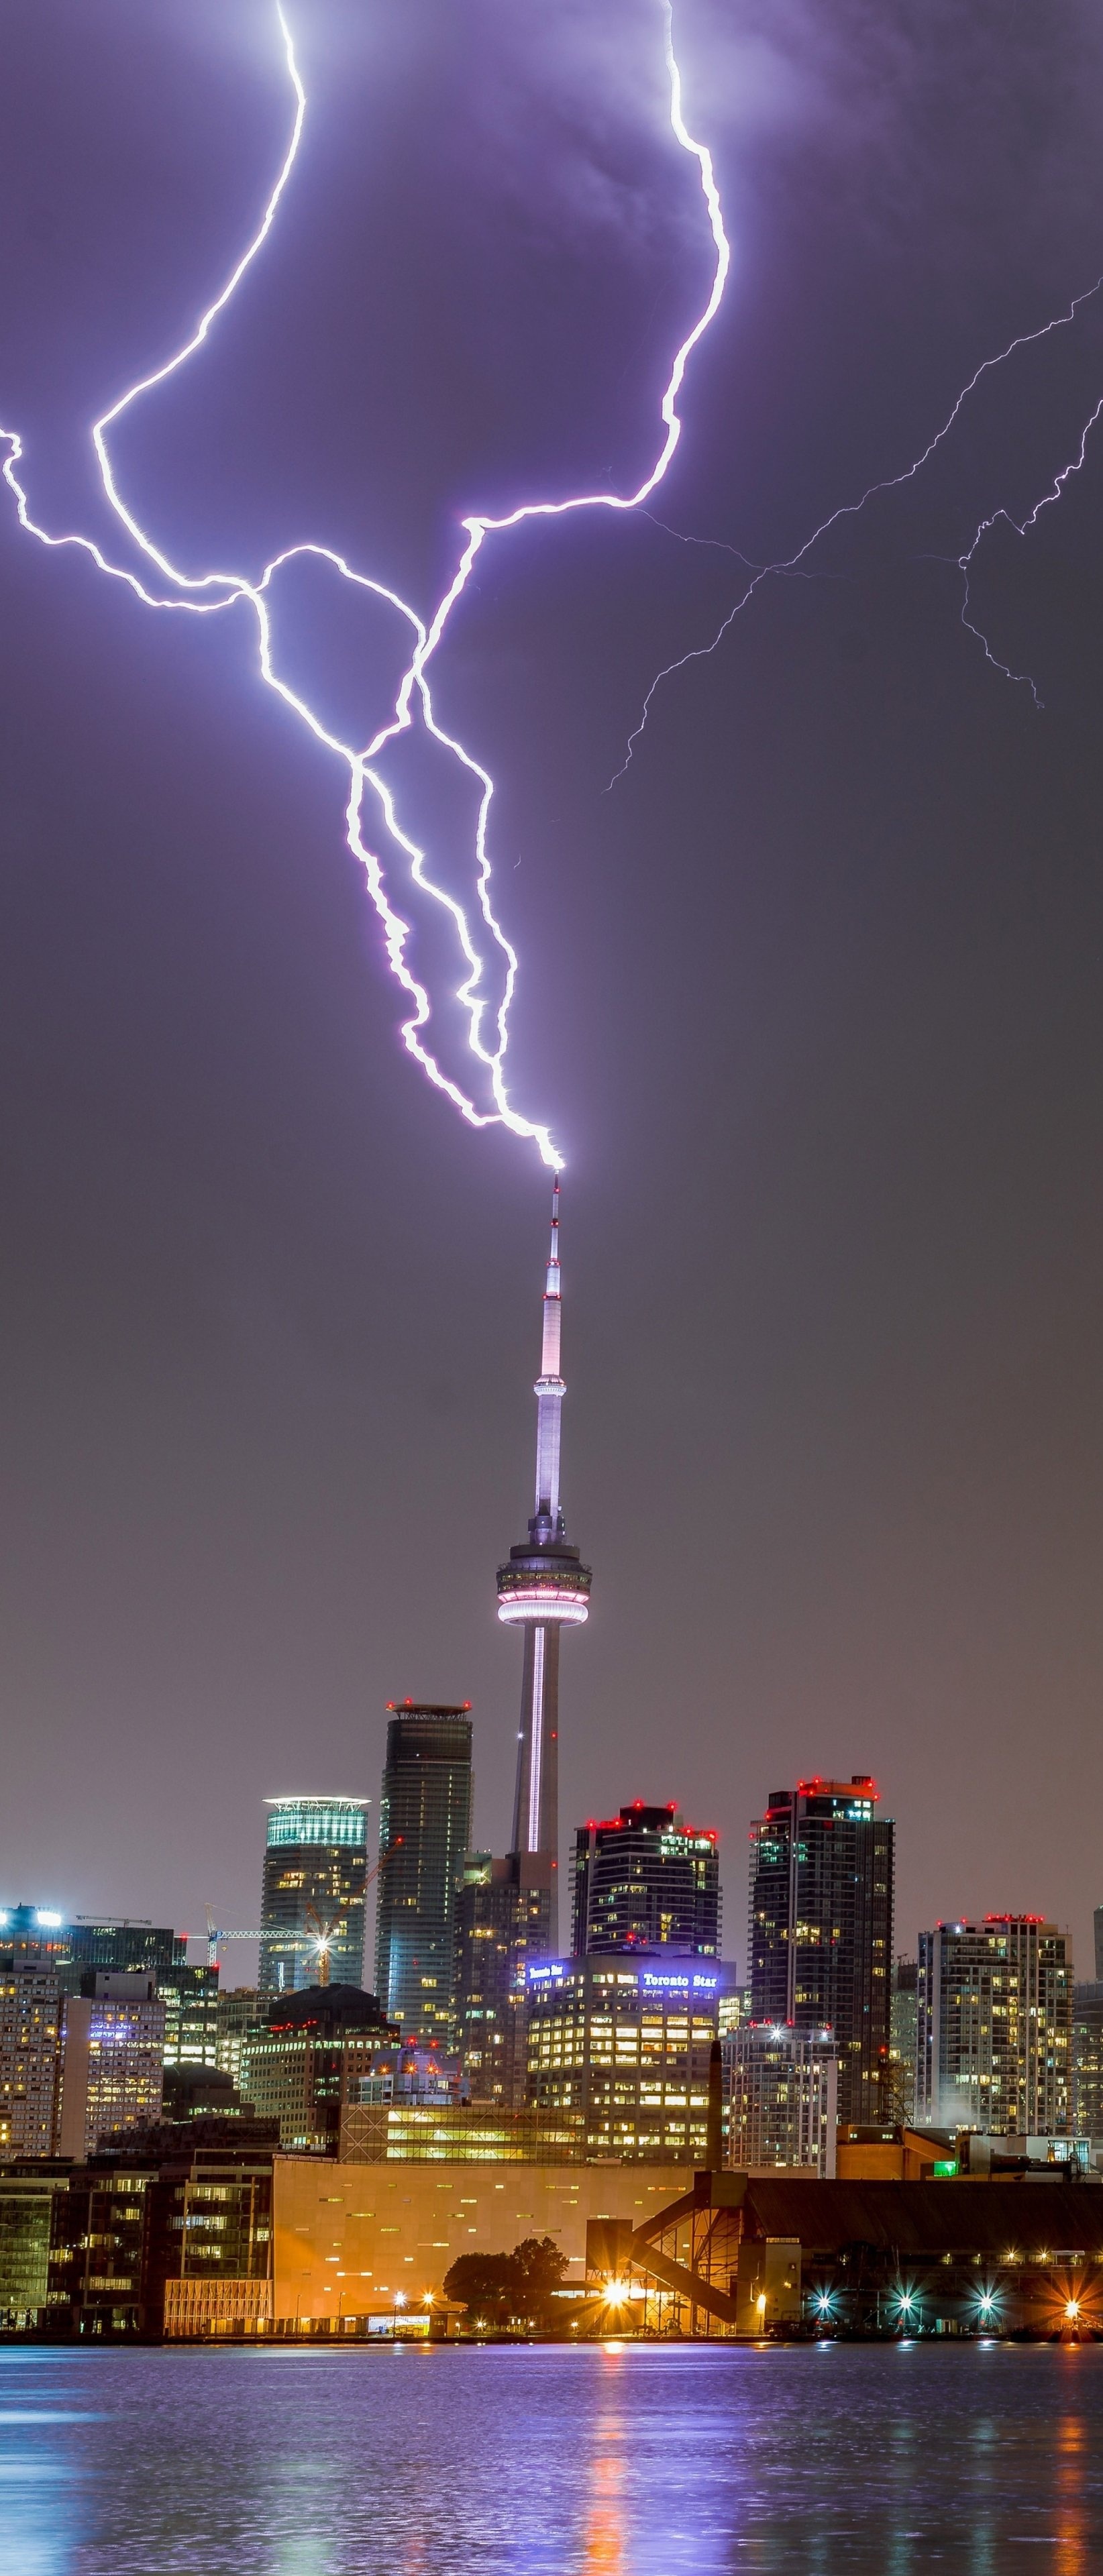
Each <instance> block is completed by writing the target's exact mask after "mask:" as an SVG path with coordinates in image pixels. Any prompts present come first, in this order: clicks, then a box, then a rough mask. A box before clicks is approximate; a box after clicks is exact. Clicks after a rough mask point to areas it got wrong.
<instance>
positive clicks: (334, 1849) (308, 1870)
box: [260, 1798, 368, 1996]
mask: <svg viewBox="0 0 1103 2576" xmlns="http://www.w3.org/2000/svg"><path fill="white" fill-rule="evenodd" d="M265 1805H266V1806H267V1809H268V1825H267V1831H266V1835H265V1851H264V1885H263V1890H262V1894H261V1909H260V1921H261V1931H262V1933H263V1935H264V1938H263V1939H262V1941H261V1950H260V1991H261V1994H262V1995H265V1996H269V1995H281V1994H288V1993H295V1992H296V1991H297V1990H298V1989H299V1988H300V1987H304V1986H311V1985H313V1984H314V1983H315V1982H316V1981H317V1978H318V1973H319V1964H320V1962H321V1960H322V1959H323V1958H324V1959H325V1960H326V1962H327V1966H328V1974H329V1976H330V1977H331V1978H332V1979H333V1980H334V1982H335V1983H336V1984H340V1985H352V1986H359V1985H362V1984H363V1980H364V1891H365V1884H366V1881H367V1874H368V1801H367V1799H366V1798H267V1799H266V1800H265Z"/></svg>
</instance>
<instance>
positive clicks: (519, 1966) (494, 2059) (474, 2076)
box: [456, 1852, 547, 2110]
mask: <svg viewBox="0 0 1103 2576" xmlns="http://www.w3.org/2000/svg"><path fill="white" fill-rule="evenodd" d="M546 1952H547V1899H546V1894H542V1893H541V1890H540V1889H539V1888H538V1887H522V1885H521V1863H520V1858H519V1856H518V1854H517V1853H516V1852H511V1853H509V1854H508V1855H507V1857H506V1858H505V1859H504V1860H496V1859H495V1858H494V1857H493V1854H492V1853H490V1852H468V1853H467V1856H466V1858H465V1860H464V1865H463V1873H462V1877H461V1880H460V1885H459V1889H458V1892H457V1897H456V2045H457V2047H458V2049H459V2052H460V2057H461V2060H462V2063H463V2071H464V2077H465V2080H466V2084H467V2089H468V2092H469V2094H470V2098H471V2100H472V2101H473V2102H498V2103H501V2104H503V2105H505V2106H506V2107H507V2108H508V2107H512V2108H513V2109H515V2110H516V2109H520V2107H521V2106H522V2105H523V2103H524V2100H525V2086H526V2068H525V1967H526V1964H527V1962H528V1960H529V1959H530V1958H532V1959H539V1958H543V1957H544V1956H545V1955H546Z"/></svg>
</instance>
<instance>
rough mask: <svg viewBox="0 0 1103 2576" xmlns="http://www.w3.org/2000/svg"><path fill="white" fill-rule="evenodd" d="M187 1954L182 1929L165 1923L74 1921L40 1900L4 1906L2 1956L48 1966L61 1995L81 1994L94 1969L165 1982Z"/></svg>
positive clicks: (11, 1962)
mask: <svg viewBox="0 0 1103 2576" xmlns="http://www.w3.org/2000/svg"><path fill="white" fill-rule="evenodd" d="M187 1957H188V1945H187V1942H186V1940H185V1939H184V1937H183V1934H182V1933H179V1932H173V1931H171V1930H170V1929H169V1927H168V1926H167V1925H164V1924H157V1923H147V1922H145V1921H137V1920H134V1919H132V1918H131V1917H130V1916H123V1917H121V1918H115V1917H112V1916H104V1917H102V1918H101V1917H100V1916H93V1915H88V1916H83V1915H81V1916H78V1917H77V1919H76V1920H75V1921H70V1919H69V1917H68V1916H67V1915H64V1914H59V1913H56V1912H53V1911H51V1910H49V1909H48V1908H46V1907H44V1906H40V1905H9V1906H6V1907H5V1908H4V1909H3V1910H2V1911H0V1961H3V1962H6V1963H7V1964H8V1965H9V1966H12V1967H20V1966H23V1967H38V1968H46V1969H49V1970H50V1971H51V1973H52V1974H53V1975H54V1976H56V1978H57V1981H58V1984H59V1986H60V1988H61V1991H62V1993H63V1994H69V1995H79V1993H80V1990H81V1983H82V1980H83V1979H84V1978H85V1977H86V1976H87V1975H89V1974H90V1973H91V1972H93V1971H95V1970H99V1971H101V1972H102V1973H103V1974H104V1975H107V1976H143V1977H151V1976H152V1977H156V1979H157V1982H158V1985H161V1984H162V1983H163V1981H164V1980H165V1978H166V1977H168V1976H170V1975H171V1974H172V1973H173V1971H174V1970H175V1969H178V1968H183V1967H186V1965H187Z"/></svg>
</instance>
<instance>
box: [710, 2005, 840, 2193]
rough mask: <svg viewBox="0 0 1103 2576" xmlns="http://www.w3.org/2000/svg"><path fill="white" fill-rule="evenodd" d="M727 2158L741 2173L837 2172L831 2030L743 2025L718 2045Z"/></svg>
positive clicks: (836, 2081)
mask: <svg viewBox="0 0 1103 2576" xmlns="http://www.w3.org/2000/svg"><path fill="white" fill-rule="evenodd" d="M721 2049H722V2051H723V2064H724V2091H725V2094H726V2097H727V2105H728V2142H727V2158H726V2161H727V2163H728V2164H729V2165H733V2166H734V2167H735V2169H736V2170H737V2172H744V2173H746V2172H751V2173H753V2172H755V2171H756V2170H758V2169H763V2168H764V2169H766V2170H769V2169H770V2168H772V2167H774V2166H778V2165H781V2166H792V2165H798V2166H801V2167H802V2168H803V2169H804V2171H805V2172H808V2171H811V2172H813V2173H816V2174H819V2175H820V2176H821V2178H822V2177H824V2176H827V2175H831V2174H833V2173H834V2170H835V2131H836V2128H837V2125H838V2093H839V2061H838V2058H837V2057H836V2054H835V2042H834V2038H833V2036H832V2033H831V2032H830V2031H829V2030H790V2029H788V2028H787V2027H786V2025H785V2024H784V2023H782V2022H744V2023H742V2024H741V2025H740V2027H739V2028H737V2029H736V2030H733V2031H730V2032H729V2033H728V2036H727V2038H726V2039H723V2040H722V2041H721Z"/></svg>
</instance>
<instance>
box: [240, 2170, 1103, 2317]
mask: <svg viewBox="0 0 1103 2576" xmlns="http://www.w3.org/2000/svg"><path fill="white" fill-rule="evenodd" d="M273 2179H274V2193H275V2205H274V2217H273V2252H274V2260H273V2306H274V2313H275V2317H276V2322H277V2328H278V2327H279V2325H280V2324H283V2325H285V2326H286V2328H288V2329H293V2328H294V2327H295V2326H296V2325H298V2327H299V2329H300V2331H301V2330H302V2328H303V2326H304V2325H306V2326H308V2327H309V2329H310V2330H311V2331H313V2332H318V2331H319V2330H320V2331H322V2332H323V2333H324V2332H327V2331H329V2330H331V2329H332V2328H333V2327H334V2326H336V2324H337V2323H338V2321H339V2320H344V2319H349V2320H351V2319H353V2318H358V2319H360V2320H361V2321H362V2322H363V2323H364V2324H366V2325H369V2326H370V2322H371V2321H373V2320H374V2321H375V2322H376V2325H377V2327H381V2328H383V2329H384V2330H385V2331H387V2332H390V2331H391V2330H392V2329H393V2327H394V2326H395V2324H396V2323H398V2322H400V2321H403V2320H404V2319H406V2318H410V2317H411V2316H416V2317H418V2318H419V2320H420V2321H421V2331H422V2332H427V2331H428V2326H427V2323H426V2320H428V2319H429V2317H430V2316H431V2315H432V2313H433V2306H434V2303H436V2302H439V2301H440V2300H441V2294H442V2292H443V2289H444V2280H445V2276H446V2274H447V2273H448V2271H449V2270H450V2269H451V2266H452V2264H453V2263H454V2262H455V2260H456V2257H457V2255H458V2254H476V2253H477V2254H504V2253H509V2252H510V2250H511V2249H512V2247H513V2246H514V2245H516V2244H517V2243H518V2242H519V2240H521V2239H522V2238H524V2237H526V2236H538V2237H539V2236H550V2237H551V2238H552V2239H553V2241H554V2243H555V2244H556V2245H557V2246H558V2247H559V2249H560V2251H561V2252H562V2253H563V2254H565V2255H566V2257H567V2261H568V2271H567V2276H566V2279H567V2284H568V2286H574V2287H575V2288H576V2289H580V2288H581V2287H582V2286H583V2283H584V2281H585V2256H586V2232H587V2227H588V2225H589V2224H590V2222H591V2221H592V2220H593V2219H595V2218H598V2217H602V2218H605V2219H606V2220H608V2219H610V2218H612V2219H614V2220H615V2219H621V2220H625V2221H627V2223H628V2227H629V2229H632V2228H635V2227H639V2226H641V2225H644V2224H646V2223H647V2221H648V2220H649V2219H650V2218H652V2216H653V2214H654V2213H656V2212H658V2211H659V2210H661V2209H662V2208H664V2206H665V2205H666V2204H667V2203H668V2202H669V2201H671V2200H672V2199H674V2198H675V2197H676V2196H678V2195H679V2194H682V2195H684V2194H686V2193H688V2192H691V2191H692V2189H693V2173H692V2170H691V2169H690V2168H689V2167H688V2166H685V2167H681V2168H679V2167H677V2166H671V2165H669V2164H662V2165H653V2166H647V2165H640V2164H626V2165H621V2166H617V2165H615V2164H614V2165H609V2164H595V2165H589V2166H588V2165H584V2164H561V2163H550V2164H529V2163H528V2162H527V2161H526V2160H525V2159H524V2158H518V2159H516V2160H513V2161H507V2162H499V2161H498V2159H497V2158H494V2159H492V2160H489V2161H487V2162H482V2161H479V2160H476V2161H472V2162H470V2163H467V2164H462V2163H452V2162H451V2161H445V2162H437V2161H435V2160H433V2159H428V2160H426V2161H424V2162H421V2161H413V2162H408V2163H407V2162H403V2163H402V2164H393V2163H388V2164H375V2165H361V2164H329V2163H324V2162H323V2161H322V2160H321V2159H320V2158H318V2157H305V2156H281V2157H279V2158H278V2160H277V2163H276V2167H275V2174H274V2178H273ZM1100 2198H1101V2200H1103V2193H1101V2194H1100ZM567 2314H568V2315H569V2314H570V2310H569V2309H568V2310H567Z"/></svg>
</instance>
